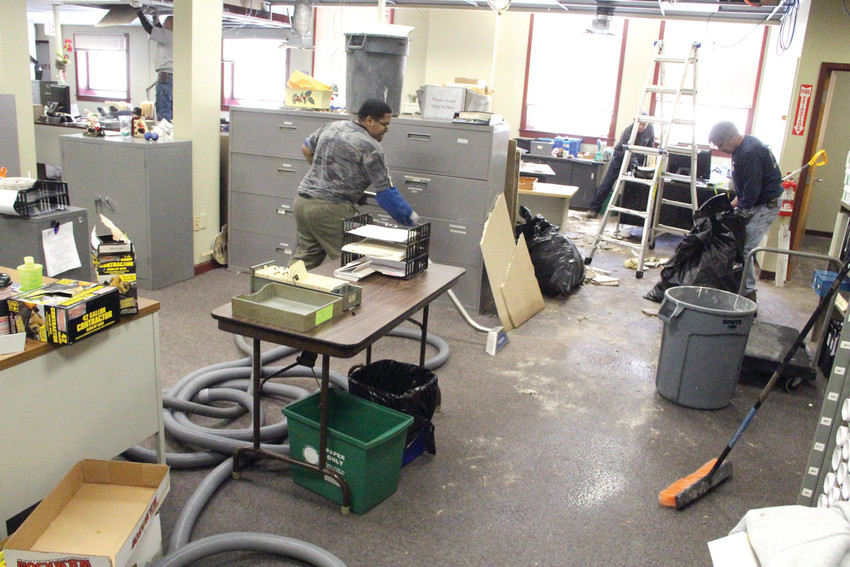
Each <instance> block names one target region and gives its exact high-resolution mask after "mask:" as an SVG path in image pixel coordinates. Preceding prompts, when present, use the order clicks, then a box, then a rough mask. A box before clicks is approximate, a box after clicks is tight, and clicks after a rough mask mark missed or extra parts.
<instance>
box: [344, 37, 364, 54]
mask: <svg viewBox="0 0 850 567" xmlns="http://www.w3.org/2000/svg"><path fill="white" fill-rule="evenodd" d="M355 38H357V39H358V40H359V43H358V44H357V45H352V44H351V42H352V40H354V39H355ZM365 45H366V34H362V33H361V34H354V35H349V36H348V42H347V43H346V45H345V48H346V49H351V50H352V51H353V50H356V49H363V47H364V46H365Z"/></svg>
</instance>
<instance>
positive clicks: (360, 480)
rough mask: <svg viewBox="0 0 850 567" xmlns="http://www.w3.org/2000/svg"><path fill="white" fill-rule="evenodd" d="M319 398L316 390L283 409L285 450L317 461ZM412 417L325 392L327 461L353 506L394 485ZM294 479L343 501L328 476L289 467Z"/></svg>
mask: <svg viewBox="0 0 850 567" xmlns="http://www.w3.org/2000/svg"><path fill="white" fill-rule="evenodd" d="M319 399H320V392H316V393H315V394H312V395H310V396H307V397H306V398H302V399H300V400H298V401H297V402H294V403H292V404H289V405H288V406H286V407H285V408H283V414H284V415H285V416H286V418H287V422H288V425H289V454H290V455H291V456H292V457H293V458H296V459H301V460H304V461H306V462H308V463H313V464H318V462H319V454H318V452H319ZM411 423H413V418H412V417H410V416H408V415H405V414H403V413H401V412H398V411H395V410H393V409H390V408H387V407H384V406H381V405H378V404H376V403H373V402H370V401H368V400H364V399H363V398H358V397H357V396H354V395H352V394H349V393H348V392H343V391H342V390H339V389H337V388H331V389H330V390H329V391H328V437H327V465H328V466H329V467H332V468H333V469H335V470H337V471H339V472H340V473H341V474H342V475H343V478H345V480H346V482H347V483H348V487H349V489H350V491H351V510H352V511H354V513H356V514H363V513H365V512H368V511H369V510H371V509H372V508H374V507H375V506H376V505H378V503H380V502H381V501H383V500H384V499H386V498H387V497H389V496H390V495H391V494H393V493H394V492H395V491H396V488H397V487H398V477H399V473H400V472H401V461H402V454H403V452H404V443H405V436H406V435H407V428H408V427H409V426H410V424H411ZM292 477H293V480H294V481H295V483H296V484H299V485H301V486H303V487H305V488H308V489H310V490H312V491H313V492H316V493H317V494H320V495H322V496H324V497H325V498H328V499H329V500H332V501H333V502H336V503H337V504H341V503H342V490H341V489H340V488H339V485H337V484H336V482H335V481H334V480H333V479H332V478H331V477H329V476H325V475H322V474H319V473H315V472H313V471H310V470H307V469H305V468H303V467H299V466H294V467H292Z"/></svg>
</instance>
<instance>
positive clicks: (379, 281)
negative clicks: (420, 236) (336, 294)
mask: <svg viewBox="0 0 850 567" xmlns="http://www.w3.org/2000/svg"><path fill="white" fill-rule="evenodd" d="M336 267H337V266H336V265H335V264H333V263H332V262H329V263H325V264H323V265H322V266H319V267H318V268H317V269H315V270H313V271H314V273H317V274H321V275H325V276H330V275H332V274H333V270H334V268H336ZM463 273H464V269H463V268H458V267H455V266H445V265H441V264H431V265H430V266H429V267H428V269H427V270H425V271H424V272H422V273H421V274H417V275H416V276H414V277H412V278H410V279H409V280H401V279H395V278H388V277H383V276H379V275H373V276H371V277H369V278H367V279H366V280H364V281H362V282H359V284H358V285H362V286H363V300H362V301H363V302H362V303H361V305H360V306H359V307H357V308H356V309H354V310H352V311H348V312H345V313H343V314H342V316H341V317H339V318H337V319H334V320H333V321H330V322H328V323H326V324H324V325H320V326H319V327H317V328H315V329H313V330H311V331H307V332H300V331H296V330H295V329H289V328H286V327H280V326H277V325H270V324H267V323H261V322H259V321H254V320H252V319H248V318H245V317H240V316H237V315H233V311H232V309H231V304H230V303H226V304H225V305H222V306H221V307H218V308H217V309H214V310H213V312H212V317H213V319H215V320H217V321H218V328H219V329H221V330H222V331H227V332H228V333H234V334H237V335H242V336H245V337H248V338H250V339H253V345H252V347H253V348H252V372H251V381H252V389H251V391H252V394H253V396H254V416H253V419H254V422H253V429H254V432H253V447H247V448H242V449H239V450H237V451H236V453H235V454H234V456H233V473H234V475H238V474H239V472H240V470H241V468H242V461H243V457H247V458H250V457H252V456H253V457H267V458H272V459H277V460H280V461H284V462H287V463H290V464H293V465H297V466H301V467H305V468H307V469H310V470H312V471H315V472H319V473H322V474H325V475H328V476H331V477H333V478H334V480H336V481H337V482H338V483H339V485H340V487H341V488H342V511H343V513H347V512H348V508H349V504H350V493H349V490H348V484H347V483H346V482H345V480H344V479H343V477H342V476H341V475H339V473H337V472H336V471H334V470H333V469H330V468H327V467H326V466H325V464H326V454H325V453H326V447H327V403H328V402H327V400H328V386H329V377H330V357H332V356H335V357H339V358H351V357H353V356H355V355H357V354H359V353H360V352H362V351H363V350H364V349H365V350H366V362H367V364H368V363H369V361H370V359H371V349H372V344H374V343H375V342H376V341H377V340H378V339H380V338H381V337H383V336H385V335H386V334H387V333H389V332H390V331H391V330H392V329H394V328H395V327H397V326H398V325H399V324H401V323H402V322H404V321H405V320H407V319H408V318H409V317H410V316H411V315H413V314H414V313H416V312H417V311H419V310H420V309H421V310H422V322H421V327H422V341H421V344H420V349H419V364H420V365H422V364H424V363H425V335H426V333H427V332H428V306H429V305H430V303H431V302H432V301H434V300H435V299H437V297H439V296H440V295H442V294H443V293H444V292H445V291H446V290H448V289H449V288H450V287H452V286H453V285H454V284H455V282H457V280H458V279H459V278H460V277H461V276H462V275H463ZM262 341H267V342H270V343H275V344H279V345H285V346H290V347H293V348H296V349H298V350H306V351H310V352H314V353H317V354H319V355H321V357H322V382H321V401H320V404H319V408H320V419H319V464H318V465H316V466H314V465H310V464H308V463H306V462H304V461H300V460H298V459H295V458H292V457H291V456H285V455H279V454H277V453H272V452H269V451H265V450H263V449H261V448H260V397H261V396H260V393H261V392H260V390H261V380H260V378H261V371H262V368H261V362H260V344H261V342H262Z"/></svg>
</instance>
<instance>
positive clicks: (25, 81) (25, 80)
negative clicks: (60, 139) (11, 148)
mask: <svg viewBox="0 0 850 567" xmlns="http://www.w3.org/2000/svg"><path fill="white" fill-rule="evenodd" d="M0 7H2V10H3V21H4V25H3V32H2V33H0V93H2V94H11V95H14V96H15V107H16V108H17V123H18V154H19V157H20V164H15V165H16V166H17V165H19V166H20V171H21V175H27V174H28V173H29V174H31V175H33V176H34V175H35V163H36V162H35V130H34V128H33V124H32V90H31V87H30V85H31V83H30V74H31V67H30V64H29V59H28V58H27V52H28V50H29V49H28V46H29V35H28V33H27V28H28V26H27V3H26V2H25V0H2V3H0ZM0 165H2V164H0ZM16 169H17V168H16Z"/></svg>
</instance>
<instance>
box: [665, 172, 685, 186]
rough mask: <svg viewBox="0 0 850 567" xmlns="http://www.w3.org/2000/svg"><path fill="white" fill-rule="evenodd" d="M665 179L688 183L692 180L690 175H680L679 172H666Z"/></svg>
mask: <svg viewBox="0 0 850 567" xmlns="http://www.w3.org/2000/svg"><path fill="white" fill-rule="evenodd" d="M664 181H678V182H680V183H688V184H690V182H691V176H690V175H679V174H678V173H665V174H664Z"/></svg>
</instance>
